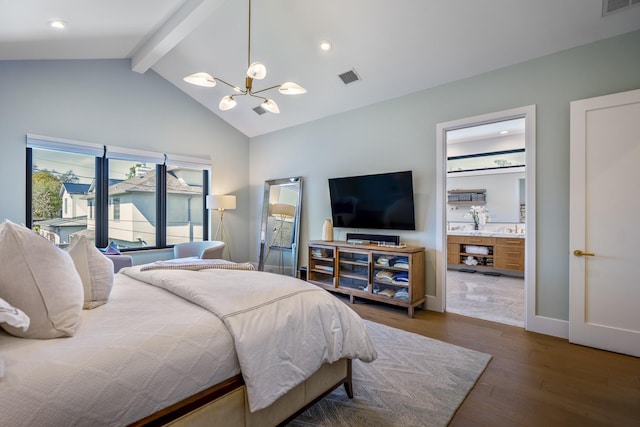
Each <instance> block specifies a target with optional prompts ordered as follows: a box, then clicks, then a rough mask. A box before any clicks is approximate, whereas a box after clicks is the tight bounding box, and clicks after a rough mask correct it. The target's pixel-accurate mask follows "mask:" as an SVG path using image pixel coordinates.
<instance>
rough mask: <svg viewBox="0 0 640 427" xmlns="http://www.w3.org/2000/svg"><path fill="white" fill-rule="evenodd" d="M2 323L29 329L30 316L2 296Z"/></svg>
mask: <svg viewBox="0 0 640 427" xmlns="http://www.w3.org/2000/svg"><path fill="white" fill-rule="evenodd" d="M0 323H6V324H8V325H10V326H13V327H14V328H20V329H22V330H23V331H26V330H27V329H29V316H27V315H26V314H24V313H23V312H22V310H18V309H17V308H15V307H14V306H12V305H11V304H9V303H8V302H6V301H5V300H3V299H2V298H0ZM1 376H2V375H0V377H1Z"/></svg>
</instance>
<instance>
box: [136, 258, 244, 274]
mask: <svg viewBox="0 0 640 427" xmlns="http://www.w3.org/2000/svg"><path fill="white" fill-rule="evenodd" d="M211 268H221V269H224V270H255V267H254V266H253V264H251V263H249V262H243V263H237V262H232V261H227V260H224V259H200V258H177V259H170V260H167V261H156V262H152V263H150V264H145V265H143V266H142V267H140V271H147V270H193V271H198V270H205V269H211Z"/></svg>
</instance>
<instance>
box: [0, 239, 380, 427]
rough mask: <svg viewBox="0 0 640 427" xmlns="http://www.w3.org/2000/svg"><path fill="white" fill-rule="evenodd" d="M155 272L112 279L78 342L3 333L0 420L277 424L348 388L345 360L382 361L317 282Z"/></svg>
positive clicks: (139, 269) (232, 273) (85, 316)
mask: <svg viewBox="0 0 640 427" xmlns="http://www.w3.org/2000/svg"><path fill="white" fill-rule="evenodd" d="M1 240H2V237H1V236H0V255H1V254H2V241H1ZM201 262H205V263H206V262H210V261H205V260H203V261H201ZM156 267H157V265H155V266H153V265H147V266H135V267H128V268H125V269H123V270H121V271H120V273H118V274H115V277H114V283H113V286H112V289H111V292H110V295H109V298H108V302H106V303H103V304H101V305H100V306H98V307H95V308H93V309H91V310H82V312H81V318H80V323H79V325H78V326H77V328H76V330H75V332H74V334H73V336H72V337H66V338H55V339H28V338H27V339H25V338H20V337H16V336H12V335H10V334H8V333H6V332H4V331H2V332H0V358H1V359H2V360H3V362H4V370H3V371H4V372H3V375H2V376H1V377H0V424H1V425H12V426H39V425H43V426H48V425H52V426H53V425H60V426H68V425H74V426H82V425H87V426H88V425H91V426H123V425H136V426H140V425H174V426H181V425H184V426H200V425H202V426H204V425H225V426H236V425H237V426H262V425H265V426H271V425H278V424H280V423H284V422H287V421H288V420H289V419H291V417H293V416H295V414H297V413H299V412H300V411H301V410H302V409H304V408H305V407H307V406H309V405H311V404H313V403H314V402H315V401H316V400H317V399H319V398H321V397H322V396H324V395H325V394H326V393H328V392H329V391H331V390H332V389H334V388H335V387H338V386H341V385H343V384H344V385H345V387H346V388H347V391H348V392H349V393H350V382H351V363H350V359H354V358H358V359H361V360H363V361H371V360H373V359H375V357H376V352H375V348H374V347H373V345H372V343H371V340H370V338H369V336H368V334H367V332H366V327H365V325H364V323H363V321H362V320H361V319H360V318H359V317H358V316H357V314H355V313H354V312H353V311H352V310H351V309H350V308H349V307H348V306H347V305H345V304H343V303H342V302H341V301H339V300H337V299H336V298H335V297H333V296H332V295H330V294H329V293H327V292H326V291H324V290H321V289H319V288H317V287H315V286H313V285H311V284H308V283H306V282H303V281H300V280H297V279H294V278H291V277H287V276H279V275H275V274H271V273H263V272H257V271H247V270H240V269H227V268H223V267H216V268H199V269H197V270H193V269H185V268H182V267H180V268H175V267H171V268H166V267H165V268H156ZM1 280H4V279H1ZM6 283H7V282H6V281H0V297H2V296H3V295H2V292H5V295H6V289H1V288H2V286H7V285H6ZM3 327H4V325H3ZM5 329H6V328H5Z"/></svg>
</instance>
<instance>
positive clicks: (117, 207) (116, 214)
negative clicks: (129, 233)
mask: <svg viewBox="0 0 640 427" xmlns="http://www.w3.org/2000/svg"><path fill="white" fill-rule="evenodd" d="M113 219H114V220H115V221H120V197H114V198H113Z"/></svg>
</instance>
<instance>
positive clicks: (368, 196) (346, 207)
mask: <svg viewBox="0 0 640 427" xmlns="http://www.w3.org/2000/svg"><path fill="white" fill-rule="evenodd" d="M329 196H330V198H331V217H332V221H333V226H334V227H348V228H371V229H385V230H415V229H416V222H415V213H414V206H413V176H412V173H411V171H404V172H393V173H382V174H375V175H361V176H350V177H344V178H330V179H329Z"/></svg>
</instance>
